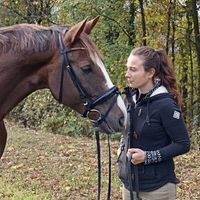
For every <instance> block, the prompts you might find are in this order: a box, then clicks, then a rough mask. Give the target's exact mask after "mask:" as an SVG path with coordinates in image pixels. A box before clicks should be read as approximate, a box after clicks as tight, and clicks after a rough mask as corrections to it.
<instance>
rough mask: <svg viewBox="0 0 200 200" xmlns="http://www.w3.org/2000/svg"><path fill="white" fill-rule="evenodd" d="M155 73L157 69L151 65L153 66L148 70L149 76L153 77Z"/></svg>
mask: <svg viewBox="0 0 200 200" xmlns="http://www.w3.org/2000/svg"><path fill="white" fill-rule="evenodd" d="M155 73H156V70H155V69H154V68H153V67H151V68H150V69H149V70H148V75H149V78H153V77H154V75H155Z"/></svg>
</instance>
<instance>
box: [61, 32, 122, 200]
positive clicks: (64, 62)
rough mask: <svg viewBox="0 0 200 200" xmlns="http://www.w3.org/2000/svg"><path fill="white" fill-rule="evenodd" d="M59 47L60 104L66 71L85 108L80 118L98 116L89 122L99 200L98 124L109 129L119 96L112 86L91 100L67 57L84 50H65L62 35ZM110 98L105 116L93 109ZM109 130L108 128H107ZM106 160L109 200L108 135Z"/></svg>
mask: <svg viewBox="0 0 200 200" xmlns="http://www.w3.org/2000/svg"><path fill="white" fill-rule="evenodd" d="M59 46H60V54H61V74H60V91H59V102H60V103H62V97H63V80H64V72H65V70H67V72H68V73H69V75H70V78H71V80H72V82H73V84H74V86H75V87H76V89H77V90H78V93H79V96H80V100H81V103H82V104H83V105H84V107H85V111H84V113H83V114H82V117H89V114H91V113H96V114H97V115H98V117H97V119H95V120H91V119H90V120H91V121H92V122H93V123H94V125H95V135H96V144H97V159H98V200H100V193H101V152H100V142H99V132H100V128H99V126H100V124H101V123H103V122H104V123H106V124H107V126H108V127H109V125H108V123H107V121H106V117H107V116H108V114H109V112H110V111H111V109H112V108H113V106H114V104H115V103H116V101H117V97H118V95H119V91H118V88H117V87H116V86H113V87H112V88H110V89H108V90H107V91H105V92H104V93H102V94H101V95H99V96H98V97H97V98H96V99H94V100H93V99H91V97H90V95H89V94H88V93H87V91H86V90H85V88H84V87H83V85H82V84H81V82H80V80H79V79H78V77H77V76H76V74H75V72H74V70H73V68H72V66H71V64H70V60H69V57H68V53H69V52H72V51H77V50H85V48H71V49H68V48H65V46H64V42H63V37H62V35H59ZM111 97H114V98H113V101H112V102H111V104H110V106H109V107H108V109H107V111H106V112H105V114H102V113H101V112H100V111H99V110H97V109H95V107H96V106H97V105H99V104H102V103H104V102H105V101H107V100H108V99H110V98H111ZM109 128H110V127H109ZM108 160H109V177H108V179H109V181H108V192H107V200H110V191H111V153H110V138H109V134H108Z"/></svg>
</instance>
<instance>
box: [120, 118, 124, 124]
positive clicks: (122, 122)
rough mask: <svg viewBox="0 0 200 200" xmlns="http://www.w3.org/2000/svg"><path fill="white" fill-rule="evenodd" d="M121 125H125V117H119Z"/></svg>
mask: <svg viewBox="0 0 200 200" xmlns="http://www.w3.org/2000/svg"><path fill="white" fill-rule="evenodd" d="M119 125H120V126H124V117H120V118H119Z"/></svg>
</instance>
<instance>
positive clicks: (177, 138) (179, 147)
mask: <svg viewBox="0 0 200 200" xmlns="http://www.w3.org/2000/svg"><path fill="white" fill-rule="evenodd" d="M160 118H161V123H162V125H163V128H164V130H165V132H166V134H167V135H168V136H169V138H170V139H171V141H172V142H171V144H169V145H167V146H165V147H163V148H161V149H160V153H161V156H162V160H167V159H170V158H173V157H175V156H178V155H181V154H184V153H186V152H188V151H189V150H190V141H189V136H188V131H187V128H186V125H185V123H184V120H183V118H182V115H181V111H180V109H179V108H178V106H177V105H176V103H175V102H172V101H169V102H167V103H166V104H165V105H163V106H162V108H161V110H160Z"/></svg>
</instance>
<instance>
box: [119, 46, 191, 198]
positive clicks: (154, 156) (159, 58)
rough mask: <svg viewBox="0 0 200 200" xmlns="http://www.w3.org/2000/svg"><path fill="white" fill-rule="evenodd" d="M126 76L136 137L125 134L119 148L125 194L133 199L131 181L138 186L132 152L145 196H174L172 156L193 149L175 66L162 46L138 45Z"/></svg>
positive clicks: (175, 182) (174, 177)
mask: <svg viewBox="0 0 200 200" xmlns="http://www.w3.org/2000/svg"><path fill="white" fill-rule="evenodd" d="M126 78H127V80H128V83H129V85H130V87H131V95H132V99H133V103H134V111H133V113H134V114H133V121H132V122H131V123H132V124H133V129H134V131H133V132H131V133H130V134H132V137H131V138H132V140H133V141H128V136H127V132H128V131H126V133H124V134H123V135H122V139H121V143H120V146H121V148H120V149H119V150H118V156H119V162H118V164H119V177H120V179H121V180H122V182H123V186H124V187H123V200H129V199H130V189H131V187H132V189H133V191H136V187H137V185H136V182H135V180H136V179H135V180H134V177H135V176H134V175H131V174H130V173H129V171H130V170H128V159H127V158H128V157H130V158H131V162H132V166H131V167H132V168H134V166H137V171H138V183H139V184H138V185H139V197H140V199H142V200H174V199H175V198H176V184H177V183H178V179H177V178H176V175H175V172H174V162H173V157H175V156H178V155H181V154H183V153H186V152H188V151H189V148H190V142H189V137H188V132H187V129H186V126H185V124H184V121H183V118H182V116H181V111H180V104H181V98H180V94H179V91H178V86H177V83H176V79H175V75H174V72H173V67H172V65H171V64H170V62H169V60H168V58H167V55H166V54H165V53H164V52H163V51H162V50H155V49H153V48H151V47H146V46H144V47H139V48H135V49H133V50H132V52H131V54H130V56H129V58H128V61H127V72H126ZM128 129H129V128H127V130H128ZM130 176H131V177H132V179H131V182H132V186H131V187H130V181H129V180H130V179H129V178H130ZM133 193H134V195H135V192H133Z"/></svg>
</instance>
